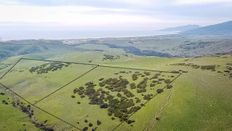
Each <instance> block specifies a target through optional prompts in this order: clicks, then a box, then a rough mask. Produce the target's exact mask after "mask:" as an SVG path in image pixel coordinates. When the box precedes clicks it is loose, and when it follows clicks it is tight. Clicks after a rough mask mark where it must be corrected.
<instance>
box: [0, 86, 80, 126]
mask: <svg viewBox="0 0 232 131" xmlns="http://www.w3.org/2000/svg"><path fill="white" fill-rule="evenodd" d="M0 87H3V88H5V89H6V90H9V91H10V92H12V93H13V94H15V95H16V96H18V97H19V98H20V99H22V100H24V101H25V102H27V103H28V104H29V105H31V106H33V107H34V108H37V109H39V110H40V111H42V112H44V113H46V114H48V115H50V116H52V117H54V118H56V119H58V120H60V121H62V122H64V123H66V124H68V125H69V126H71V127H73V128H75V129H78V130H81V129H80V128H78V127H76V126H75V125H73V124H71V123H69V122H68V121H66V120H64V119H62V118H60V117H58V116H56V115H54V114H52V113H50V112H48V111H46V110H44V109H42V108H40V107H38V106H36V105H34V104H32V103H31V102H30V101H28V100H27V99H26V98H24V97H23V96H21V95H19V94H18V93H16V92H15V91H13V90H11V89H10V88H9V87H7V86H6V85H4V84H2V83H1V82H0Z"/></svg>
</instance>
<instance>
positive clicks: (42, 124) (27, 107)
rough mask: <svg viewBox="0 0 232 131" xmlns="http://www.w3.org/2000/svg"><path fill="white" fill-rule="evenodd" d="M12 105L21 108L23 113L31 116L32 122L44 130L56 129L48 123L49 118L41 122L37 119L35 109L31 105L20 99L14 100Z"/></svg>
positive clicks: (52, 130) (51, 130)
mask: <svg viewBox="0 0 232 131" xmlns="http://www.w3.org/2000/svg"><path fill="white" fill-rule="evenodd" d="M12 105H13V106H14V107H16V108H18V109H20V110H21V111H22V112H23V113H25V114H27V115H28V117H29V118H30V120H31V122H32V123H33V124H34V125H35V127H37V128H39V129H40V130H43V131H54V129H53V128H52V127H50V126H48V124H47V120H45V121H43V122H39V121H38V120H36V118H35V116H34V110H33V109H32V107H31V105H27V104H25V103H23V102H20V101H19V100H16V101H13V102H12Z"/></svg>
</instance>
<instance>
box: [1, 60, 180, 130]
mask: <svg viewBox="0 0 232 131" xmlns="http://www.w3.org/2000/svg"><path fill="white" fill-rule="evenodd" d="M22 60H31V61H43V62H57V63H68V64H79V65H89V66H94V67H93V68H91V69H90V70H88V71H86V72H84V73H83V74H81V75H79V76H78V77H76V78H75V79H73V80H71V81H69V82H68V83H66V84H65V85H63V86H61V87H59V88H58V89H56V90H54V91H53V92H51V93H49V94H48V95H46V96H45V97H43V98H41V99H39V100H38V101H36V102H34V103H31V102H30V101H28V100H27V99H26V98H24V97H23V96H21V95H20V94H18V93H16V92H15V91H13V90H12V89H11V88H9V87H7V86H6V85H4V84H2V83H1V82H0V86H2V87H4V88H5V89H7V90H9V91H11V92H12V93H13V94H15V95H16V96H18V97H19V98H21V99H22V100H24V101H26V102H27V103H28V104H30V105H31V106H33V107H35V108H37V109H39V110H41V111H43V112H44V113H47V114H48V115H50V116H52V117H54V118H56V119H58V120H60V121H62V122H64V123H66V124H68V125H69V126H72V127H73V128H76V129H78V130H81V129H80V128H78V127H76V126H75V125H73V124H71V123H69V122H68V121H66V120H64V119H62V118H59V117H58V116H56V115H54V114H52V113H49V112H48V111H46V110H44V109H41V108H40V107H39V106H36V104H38V103H39V102H41V101H43V100H45V99H46V98H48V97H50V96H51V95H53V94H55V93H57V92H58V91H60V90H61V89H63V88H65V87H67V86H68V85H70V84H71V83H73V82H75V81H76V80H78V79H80V78H82V77H83V76H85V75H86V74H88V73H90V72H91V71H93V70H95V69H96V68H98V67H102V68H113V69H125V70H137V71H149V72H159V73H173V74H175V73H174V72H173V71H162V70H152V69H143V68H134V67H123V66H114V65H105V64H95V63H83V62H67V61H57V60H47V59H35V58H20V59H18V60H17V61H16V62H15V63H14V64H13V65H12V66H11V67H10V68H9V69H8V70H7V71H6V72H5V73H4V74H3V75H2V76H1V77H0V80H1V79H3V78H4V77H5V76H6V75H7V74H8V73H9V72H10V71H11V70H12V69H13V68H14V67H15V66H16V65H17V64H18V63H20V62H21V61H22ZM181 75H182V73H179V74H178V75H177V76H176V77H175V78H173V79H172V80H171V82H170V84H171V83H173V82H174V81H175V80H176V79H177V78H179V77H180V76H181ZM165 88H167V87H166V86H164V87H163V88H162V89H165ZM157 95H158V93H156V94H155V95H154V96H153V97H152V98H151V99H153V98H155V97H156V96H157ZM148 102H150V100H149V101H146V102H145V103H144V105H146V104H147V103H148ZM135 113H136V112H134V113H132V114H131V115H130V116H129V118H131V117H132V116H133V115H134V114H135ZM123 123H124V121H123V122H120V123H119V124H118V125H117V126H115V127H114V128H113V129H112V131H114V130H116V129H117V128H118V127H120V126H121V125H122V124H123Z"/></svg>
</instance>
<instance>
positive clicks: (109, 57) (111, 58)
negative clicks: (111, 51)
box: [102, 54, 120, 61]
mask: <svg viewBox="0 0 232 131" xmlns="http://www.w3.org/2000/svg"><path fill="white" fill-rule="evenodd" d="M116 59H120V56H119V55H116V56H113V55H106V54H104V57H103V59H102V60H103V61H104V60H116Z"/></svg>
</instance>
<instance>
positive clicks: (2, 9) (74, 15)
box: [0, 0, 232, 39]
mask: <svg viewBox="0 0 232 131" xmlns="http://www.w3.org/2000/svg"><path fill="white" fill-rule="evenodd" d="M231 9H232V0H0V29H1V30H0V37H1V38H2V39H29V38H76V37H104V36H120V34H121V35H122V36H123V35H133V36H134V35H148V34H152V33H153V31H154V32H155V30H159V29H162V28H167V27H173V26H181V25H201V26H205V25H210V24H215V23H220V22H224V21H228V20H231V19H232V13H231Z"/></svg>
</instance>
